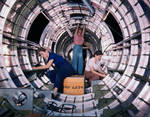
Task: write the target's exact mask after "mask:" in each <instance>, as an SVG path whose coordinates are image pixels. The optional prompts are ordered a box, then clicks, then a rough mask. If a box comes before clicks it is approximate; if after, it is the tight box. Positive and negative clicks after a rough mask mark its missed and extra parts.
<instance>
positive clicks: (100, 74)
mask: <svg viewBox="0 0 150 117" xmlns="http://www.w3.org/2000/svg"><path fill="white" fill-rule="evenodd" d="M90 70H91V72H92V73H94V74H96V75H98V76H100V77H103V78H104V77H106V74H103V73H99V72H97V71H95V70H94V68H92V67H90Z"/></svg>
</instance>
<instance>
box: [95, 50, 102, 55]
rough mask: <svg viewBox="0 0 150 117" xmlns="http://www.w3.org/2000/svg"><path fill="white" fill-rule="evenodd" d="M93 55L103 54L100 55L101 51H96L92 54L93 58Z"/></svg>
mask: <svg viewBox="0 0 150 117" xmlns="http://www.w3.org/2000/svg"><path fill="white" fill-rule="evenodd" d="M95 55H103V53H102V51H100V50H97V51H96V52H95V53H94V56H95Z"/></svg>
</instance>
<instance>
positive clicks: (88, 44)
mask: <svg viewBox="0 0 150 117" xmlns="http://www.w3.org/2000/svg"><path fill="white" fill-rule="evenodd" d="M84 45H85V46H83V49H88V48H89V49H90V47H91V46H90V43H89V42H84Z"/></svg>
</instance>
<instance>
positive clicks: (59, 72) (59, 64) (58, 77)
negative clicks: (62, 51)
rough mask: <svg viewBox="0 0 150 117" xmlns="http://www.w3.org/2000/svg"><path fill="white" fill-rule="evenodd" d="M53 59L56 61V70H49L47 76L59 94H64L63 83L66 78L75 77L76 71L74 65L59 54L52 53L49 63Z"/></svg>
mask: <svg viewBox="0 0 150 117" xmlns="http://www.w3.org/2000/svg"><path fill="white" fill-rule="evenodd" d="M51 59H54V62H53V63H54V64H55V69H54V70H48V72H47V76H48V78H50V80H51V82H52V83H54V88H55V87H57V88H58V92H63V81H64V79H65V78H66V77H69V76H71V75H73V74H74V70H73V68H72V65H71V64H70V63H69V62H68V61H67V60H65V59H64V58H63V57H62V56H60V55H58V54H55V53H53V52H50V53H49V58H48V61H49V60H51ZM48 61H47V62H48Z"/></svg>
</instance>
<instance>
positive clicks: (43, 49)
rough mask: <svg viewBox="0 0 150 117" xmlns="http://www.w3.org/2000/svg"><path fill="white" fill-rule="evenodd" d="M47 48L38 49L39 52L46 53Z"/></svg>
mask: <svg viewBox="0 0 150 117" xmlns="http://www.w3.org/2000/svg"><path fill="white" fill-rule="evenodd" d="M45 50H46V49H45V48H38V52H41V51H44V52H45Z"/></svg>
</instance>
